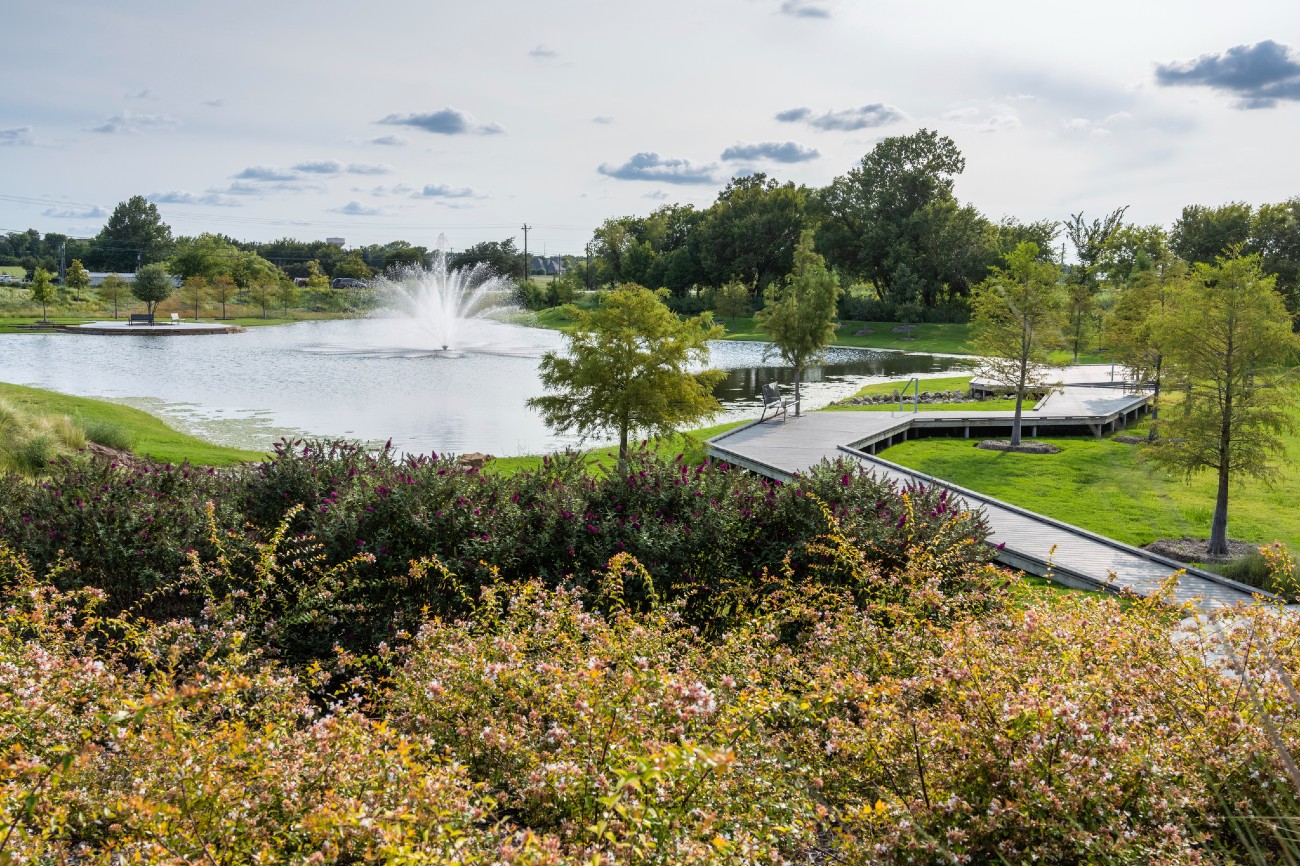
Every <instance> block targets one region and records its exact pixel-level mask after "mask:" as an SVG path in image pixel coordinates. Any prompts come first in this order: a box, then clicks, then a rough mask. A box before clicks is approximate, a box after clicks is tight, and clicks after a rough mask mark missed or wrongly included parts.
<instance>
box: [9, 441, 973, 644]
mask: <svg viewBox="0 0 1300 866" xmlns="http://www.w3.org/2000/svg"><path fill="white" fill-rule="evenodd" d="M209 503H211V507H209ZM286 515H289V519H288V523H287V524H286V527H285V532H286V537H287V539H288V540H289V541H290V542H292V543H293V544H295V545H297V546H298V547H297V548H295V549H296V550H297V553H296V554H295V555H293V556H291V557H288V559H286V564H287V565H286V567H291V568H292V569H296V570H297V573H298V574H299V577H298V578H297V580H298V581H299V582H300V583H312V584H313V585H318V586H319V587H320V588H321V589H320V591H322V592H324V591H326V590H325V589H324V583H322V581H324V582H325V583H329V585H330V588H329V589H328V593H329V595H330V603H329V604H327V605H315V606H310V605H309V606H308V607H306V608H305V609H303V610H300V611H299V615H300V616H304V617H308V618H311V617H317V618H319V619H320V620H321V629H320V635H319V640H320V641H323V642H324V645H323V646H321V645H315V646H306V645H304V646H300V647H298V648H297V651H300V652H307V653H320V652H328V651H329V647H330V643H331V642H332V639H331V638H329V637H328V635H329V633H336V634H337V633H342V634H345V635H346V639H345V643H348V644H349V645H352V646H355V647H361V646H369V645H373V644H374V643H376V642H378V641H379V640H383V639H384V638H385V637H386V636H388V635H389V634H391V633H392V631H393V630H394V629H396V628H401V627H405V626H408V625H410V624H411V623H415V622H418V621H419V619H420V617H422V616H423V615H425V614H426V613H432V614H437V615H444V616H455V615H459V614H460V613H463V611H464V610H465V609H466V605H467V604H468V603H469V602H470V601H472V600H473V599H474V598H476V597H477V595H478V594H479V589H480V587H483V586H486V585H494V584H499V583H510V582H518V581H523V580H527V579H530V578H537V579H540V580H542V581H544V582H545V583H546V584H547V585H550V586H558V585H566V586H576V587H583V588H590V585H591V581H592V580H593V579H594V578H593V575H597V574H599V573H601V572H602V571H603V569H604V568H605V567H606V565H607V563H608V562H609V560H610V559H611V558H612V557H615V556H618V555H620V554H625V555H629V556H632V557H634V558H635V559H636V561H637V562H638V563H639V564H640V565H641V566H642V567H643V568H644V569H645V571H646V573H647V574H648V575H649V578H648V580H646V581H643V582H642V583H643V584H644V585H635V586H631V587H629V588H628V602H629V603H630V604H632V605H634V606H637V605H643V604H645V603H647V602H648V601H649V599H650V598H651V597H652V596H653V597H657V598H664V599H674V598H682V599H685V600H686V601H687V604H688V608H687V615H688V616H689V617H691V618H692V621H694V622H697V623H701V624H707V623H714V622H716V621H718V620H719V618H720V617H721V618H722V619H724V620H725V617H726V616H727V614H728V613H730V612H731V611H733V610H734V609H736V607H737V605H738V604H743V603H747V602H746V599H749V598H750V597H751V596H753V595H754V594H759V595H761V593H762V591H763V589H762V587H763V585H764V582H765V581H767V580H769V579H770V578H771V577H772V576H773V575H777V574H779V573H781V572H782V570H783V569H795V570H803V569H804V568H806V567H808V566H809V565H810V564H811V563H810V560H809V557H810V554H809V552H808V551H809V545H810V543H811V542H812V541H813V540H814V539H816V538H818V537H819V536H821V535H824V534H825V533H826V532H827V531H828V529H829V528H830V524H831V522H832V521H833V522H835V523H837V524H838V526H839V528H840V530H841V531H842V532H843V533H844V534H845V535H846V536H848V537H851V538H853V539H854V540H855V542H856V544H857V545H858V546H860V547H861V548H862V549H863V550H864V551H865V555H866V557H867V559H868V560H869V562H870V563H871V564H872V567H873V568H874V569H875V570H876V571H878V572H879V574H882V575H890V574H892V573H894V571H896V570H897V568H898V567H899V564H900V563H901V562H902V559H903V557H904V556H905V555H906V551H907V550H908V548H909V547H911V546H914V545H916V544H920V543H924V544H926V545H931V546H935V548H936V550H939V551H940V555H941V556H942V557H946V558H945V559H944V560H943V561H944V563H945V565H944V566H943V567H944V569H946V573H948V574H950V575H957V574H960V573H961V572H962V569H964V568H965V567H966V565H968V564H969V563H972V562H976V563H978V562H982V561H984V560H985V559H987V556H988V553H987V551H986V549H985V548H984V546H983V544H982V542H983V540H984V538H985V536H986V530H985V527H984V525H983V523H982V522H981V519H980V518H979V517H978V516H975V515H971V514H967V513H964V512H961V511H959V510H958V509H956V508H954V506H953V503H951V502H949V501H948V499H947V494H946V492H944V491H941V490H935V489H918V490H911V491H900V490H896V489H894V488H893V487H892V486H890V485H889V484H888V483H886V482H883V481H880V480H877V479H876V478H875V477H873V476H870V475H866V474H864V473H863V472H861V471H860V470H859V469H857V468H853V467H850V466H847V465H837V466H830V465H828V466H824V467H822V468H820V469H818V470H816V471H815V472H812V473H810V474H809V475H807V476H805V477H801V478H798V479H796V480H795V481H794V482H793V483H790V484H784V485H783V484H777V483H774V482H771V481H768V480H765V479H763V478H760V477H757V476H755V475H752V474H750V473H747V472H743V471H738V470H735V469H733V468H731V467H728V466H725V465H718V464H705V465H701V466H692V465H688V464H687V463H685V462H683V461H681V460H680V459H679V460H678V461H676V462H674V461H664V460H661V459H659V458H657V457H655V456H654V455H653V454H652V453H650V452H648V451H645V452H641V453H638V454H636V455H635V456H634V457H633V459H632V460H630V461H629V463H628V465H627V466H626V467H624V468H623V469H622V470H619V471H612V472H609V473H607V474H603V475H600V476H595V477H593V476H590V475H588V474H587V471H586V468H585V465H584V463H583V461H582V459H581V457H580V456H578V455H567V456H565V455H560V456H556V457H553V458H550V459H548V460H547V461H546V462H545V463H544V465H543V467H542V468H541V469H540V470H538V471H536V472H526V473H520V474H518V475H513V476H495V475H487V474H483V473H480V472H478V471H476V470H473V469H468V468H465V467H463V466H460V465H457V464H456V463H455V462H453V461H450V460H446V459H438V458H436V457H406V458H402V459H398V458H396V457H395V456H394V455H393V454H392V453H391V452H390V451H387V450H384V451H381V452H379V453H371V452H368V451H366V450H364V449H360V448H357V447H355V446H353V445H349V444H347V443H342V442H302V441H298V442H292V443H290V442H284V443H281V445H280V446H279V447H277V449H276V453H275V454H274V456H273V457H272V458H271V459H269V460H267V461H266V462H265V463H262V464H260V465H258V466H256V467H252V468H246V469H240V470H234V471H217V470H198V469H195V468H193V467H189V466H126V465H108V464H96V463H75V462H69V463H64V464H62V465H61V466H60V467H58V468H57V470H56V471H54V472H53V473H52V474H51V476H50V477H49V479H48V480H46V481H44V482H42V483H40V484H31V483H27V482H23V481H21V480H19V479H16V478H8V479H5V480H3V481H0V536H2V537H3V538H4V539H5V540H6V541H7V542H8V543H9V544H10V545H12V546H13V547H14V549H16V550H18V551H20V552H21V553H22V554H23V555H25V556H26V557H27V558H28V559H29V560H30V561H31V562H32V563H33V564H34V565H35V566H36V567H37V568H38V569H41V570H47V569H49V568H50V567H52V566H53V565H54V564H55V563H58V562H60V561H61V560H70V561H71V562H73V563H75V568H70V569H67V570H65V571H62V572H60V573H61V575H62V577H61V581H62V583H61V587H62V588H65V589H68V588H75V587H77V586H81V585H93V586H95V587H97V588H99V589H101V590H103V591H104V592H105V593H106V595H107V604H108V609H109V610H112V611H120V610H125V609H130V608H133V607H138V609H140V610H143V611H144V612H146V613H152V614H156V615H157V616H162V617H165V616H171V615H177V614H181V613H186V612H187V611H188V612H189V613H193V612H194V610H195V608H196V605H198V604H199V603H200V602H199V600H198V596H197V595H195V594H193V593H191V594H190V595H188V596H186V595H181V594H178V593H177V592H175V591H171V592H168V591H166V590H167V589H168V588H169V587H171V588H174V587H175V585H176V582H177V576H178V575H179V574H181V573H182V571H184V570H186V569H187V568H188V570H189V574H190V575H191V578H194V579H197V575H198V572H197V571H196V570H195V568H194V567H192V559H193V558H194V557H197V558H198V559H199V560H209V561H211V560H213V559H215V558H216V557H218V556H219V555H220V556H226V557H227V558H228V559H229V560H230V561H231V562H235V563H242V565H240V566H239V568H238V569H236V570H237V572H238V573H237V575H236V577H238V578H240V579H245V580H253V579H254V578H255V576H256V575H255V571H256V570H257V568H259V567H262V568H263V570H265V567H266V566H265V563H264V562H263V560H264V559H265V556H264V555H263V553H260V552H259V550H263V549H264V548H259V547H258V545H259V544H263V545H264V544H265V541H266V539H267V538H269V537H270V535H271V534H272V533H273V532H274V531H275V529H276V527H277V526H279V525H280V523H281V521H282V520H285V518H286ZM259 563H261V565H260V566H259ZM412 563H417V564H419V565H417V566H416V567H414V568H413V566H412ZM345 564H346V568H347V572H348V574H347V578H346V580H344V579H343V578H342V577H341V576H340V575H339V574H338V573H337V571H336V570H337V569H339V568H342V567H344V565H345ZM332 569H333V570H335V571H331V570H332ZM822 579H823V580H824V581H826V582H827V583H828V584H839V585H844V586H848V585H851V584H852V583H853V582H854V581H859V582H860V580H861V576H860V575H859V576H857V577H855V576H853V575H848V574H845V573H843V572H842V569H835V568H826V569H823V574H822ZM336 584H337V585H336ZM296 603H297V602H295V604H296ZM140 605H143V607H139V606H140ZM313 611H314V613H313ZM327 618H328V619H336V620H337V622H331V623H328V625H329V626H330V627H329V628H325V625H326V624H327V623H325V619H327ZM302 639H303V640H308V638H306V637H304V638H302Z"/></svg>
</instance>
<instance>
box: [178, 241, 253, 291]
mask: <svg viewBox="0 0 1300 866" xmlns="http://www.w3.org/2000/svg"><path fill="white" fill-rule="evenodd" d="M244 255H246V253H244V252H243V251H242V250H241V249H239V247H237V246H235V245H234V244H233V243H231V242H230V241H229V240H227V239H226V238H224V237H222V236H221V235H214V234H201V235H199V236H198V237H196V238H188V237H186V238H179V239H178V240H177V241H176V245H175V247H174V250H173V253H172V257H171V259H169V260H168V263H167V264H168V270H169V271H171V273H172V276H174V277H177V278H178V279H181V280H186V279H188V278H190V277H203V278H205V279H207V280H209V281H211V280H212V279H213V278H214V277H216V276H218V275H220V274H230V273H233V272H234V269H235V266H236V264H237V263H238V262H239V260H240V259H241V258H242V257H243V256H244Z"/></svg>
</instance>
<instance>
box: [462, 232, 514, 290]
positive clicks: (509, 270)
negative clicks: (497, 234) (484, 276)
mask: <svg viewBox="0 0 1300 866" xmlns="http://www.w3.org/2000/svg"><path fill="white" fill-rule="evenodd" d="M480 264H481V265H485V266H487V268H488V269H489V270H491V271H492V273H494V274H496V275H497V276H498V277H505V278H506V279H508V280H518V279H519V278H520V277H521V276H523V273H524V254H523V253H522V252H520V251H519V249H518V248H516V247H515V240H514V238H506V239H505V240H503V241H482V242H480V243H477V244H474V245H473V246H472V247H466V248H465V249H463V250H461V251H460V252H458V253H451V254H450V255H448V257H447V265H448V266H449V267H453V268H462V269H465V268H472V267H474V266H475V265H480Z"/></svg>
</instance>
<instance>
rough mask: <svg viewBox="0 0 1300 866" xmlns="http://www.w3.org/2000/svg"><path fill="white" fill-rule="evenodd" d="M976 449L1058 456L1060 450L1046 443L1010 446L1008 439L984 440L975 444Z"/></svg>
mask: <svg viewBox="0 0 1300 866" xmlns="http://www.w3.org/2000/svg"><path fill="white" fill-rule="evenodd" d="M975 447H976V448H981V449H983V450H985V451H1014V452H1015V453H1017V454H1060V453H1061V449H1060V448H1057V447H1056V446H1055V445H1052V444H1049V443H1047V442H1030V441H1028V440H1023V439H1022V440H1021V442H1020V444H1019V445H1014V446H1013V445H1012V444H1011V441H1010V440H1009V439H985V440H984V441H983V442H976V443H975Z"/></svg>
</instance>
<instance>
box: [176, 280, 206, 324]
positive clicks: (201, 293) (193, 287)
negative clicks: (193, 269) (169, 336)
mask: <svg viewBox="0 0 1300 866" xmlns="http://www.w3.org/2000/svg"><path fill="white" fill-rule="evenodd" d="M208 291H209V285H208V281H207V280H206V279H204V278H203V277H200V276H198V275H197V274H196V275H194V276H190V277H186V278H185V282H183V283H181V288H180V295H181V300H182V301H183V302H184V303H185V306H186V307H189V306H190V305H191V304H192V305H193V306H194V321H196V322H197V321H198V320H199V307H200V305H202V303H203V302H204V301H205V300H207V297H208Z"/></svg>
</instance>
